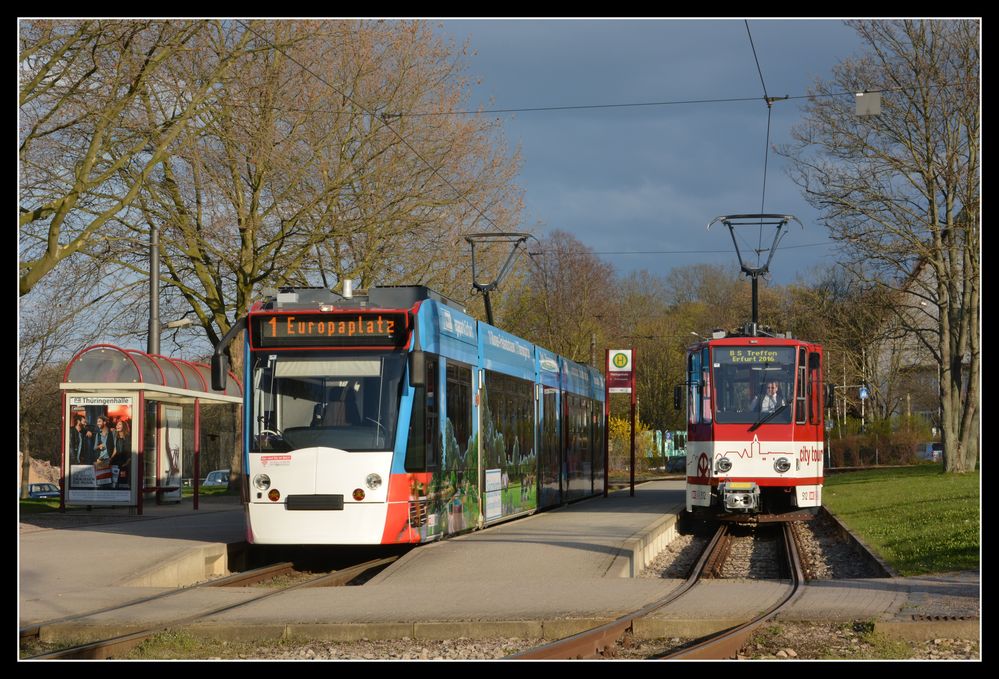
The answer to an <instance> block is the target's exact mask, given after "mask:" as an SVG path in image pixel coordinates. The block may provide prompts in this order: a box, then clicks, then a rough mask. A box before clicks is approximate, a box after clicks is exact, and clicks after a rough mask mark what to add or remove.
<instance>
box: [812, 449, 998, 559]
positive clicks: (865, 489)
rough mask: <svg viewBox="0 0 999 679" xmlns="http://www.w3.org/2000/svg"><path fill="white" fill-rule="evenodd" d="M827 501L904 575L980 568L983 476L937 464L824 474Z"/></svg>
mask: <svg viewBox="0 0 999 679" xmlns="http://www.w3.org/2000/svg"><path fill="white" fill-rule="evenodd" d="M823 503H824V504H825V505H826V507H828V508H829V510H830V511H831V512H833V513H834V514H836V516H837V517H838V518H839V519H840V520H841V521H843V523H845V524H846V525H847V526H848V527H849V528H850V529H851V530H853V531H854V532H856V533H857V534H858V535H859V536H860V537H861V538H862V539H863V540H864V541H865V542H866V543H867V544H868V545H870V546H871V547H873V548H874V549H875V550H877V551H878V552H879V553H880V554H881V556H882V557H884V559H885V560H886V561H888V563H889V564H891V566H892V567H893V568H894V569H895V570H896V571H898V572H899V573H900V574H901V575H920V574H924V573H942V572H947V571H958V570H973V569H977V568H979V551H980V547H979V545H980V542H979V535H980V532H981V494H980V490H979V474H978V472H975V473H973V474H944V473H943V472H942V471H941V467H940V466H939V465H919V466H915V467H897V468H892V469H872V470H867V471H859V472H846V473H842V474H832V475H829V476H827V477H826V480H825V489H824V491H823Z"/></svg>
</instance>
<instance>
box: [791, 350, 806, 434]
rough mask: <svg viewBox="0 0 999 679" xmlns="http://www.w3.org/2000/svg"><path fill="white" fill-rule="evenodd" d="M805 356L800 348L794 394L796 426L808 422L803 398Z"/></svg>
mask: <svg viewBox="0 0 999 679" xmlns="http://www.w3.org/2000/svg"><path fill="white" fill-rule="evenodd" d="M806 356H807V354H806V352H805V348H804V347H801V349H799V350H798V384H797V386H796V388H795V392H794V412H795V418H794V421H795V423H797V424H805V422H806V421H808V414H807V412H806V411H807V410H808V408H807V407H806V404H807V402H808V401H807V399H806V397H805V382H806V381H807V380H806V372H805V369H806V368H807V363H806Z"/></svg>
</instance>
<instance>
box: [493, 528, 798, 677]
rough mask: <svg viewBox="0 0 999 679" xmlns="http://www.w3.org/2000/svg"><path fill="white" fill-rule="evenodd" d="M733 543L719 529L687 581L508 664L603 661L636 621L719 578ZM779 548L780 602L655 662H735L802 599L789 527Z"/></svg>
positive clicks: (724, 530) (727, 533) (728, 532)
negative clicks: (785, 582) (786, 583)
mask: <svg viewBox="0 0 999 679" xmlns="http://www.w3.org/2000/svg"><path fill="white" fill-rule="evenodd" d="M733 539H734V538H733V536H732V534H731V525H730V524H728V523H722V524H720V525H719V526H718V529H717V530H716V532H715V534H714V537H712V539H711V541H710V542H709V543H708V545H707V547H706V548H705V549H704V551H703V552H702V554H701V557H700V559H699V560H698V562H697V563H696V564H695V565H694V567H693V568H692V569H691V573H690V574H689V576H688V577H687V579H686V580H685V581H684V583H683V584H682V585H680V587H678V588H677V589H675V590H673V591H672V592H670V593H669V594H668V595H667V596H666V597H663V598H662V599H659V600H658V601H655V602H653V603H651V604H649V605H648V606H645V607H644V608H642V609H640V610H638V611H635V612H633V613H629V614H628V615H625V616H622V617H620V618H618V619H617V620H615V621H613V622H611V623H607V624H606V625H602V626H600V627H597V628H594V629H592V630H587V631H585V632H580V633H579V634H576V635H573V636H571V637H567V638H565V639H560V640H559V641H555V642H552V643H550V644H545V645H543V646H538V647H535V648H532V649H529V650H527V651H522V652H521V653H518V654H515V655H512V656H510V659H521V660H537V659H548V660H553V659H584V658H601V657H606V655H607V653H608V651H609V649H611V648H612V647H613V646H614V645H615V644H616V643H617V642H618V641H619V640H620V639H622V638H623V637H624V635H625V634H626V633H627V632H629V631H630V630H631V629H632V626H633V623H634V621H635V620H637V619H639V618H642V617H645V616H647V615H650V614H651V613H653V612H655V611H657V610H659V609H661V608H663V607H664V606H667V605H668V604H670V603H672V602H674V601H676V600H677V599H679V598H680V597H682V596H685V595H686V594H688V593H689V592H690V590H691V589H693V587H694V585H696V584H697V583H698V582H700V580H702V579H707V578H711V577H721V574H722V571H723V568H724V565H725V561H726V559H727V558H728V556H729V555H730V553H731V550H732V545H733ZM782 546H783V549H782V553H783V555H784V557H785V559H786V565H784V566H783V568H782V570H785V572H788V573H790V577H791V585H792V586H791V589H790V591H789V593H788V594H787V595H786V596H785V597H783V598H782V599H781V600H780V601H779V602H777V603H776V604H775V605H774V606H772V607H771V608H769V609H768V610H766V611H764V612H763V613H762V614H760V615H759V616H756V617H755V618H753V619H752V620H749V621H747V622H745V623H743V624H742V625H738V626H736V627H734V628H730V629H728V630H725V631H723V632H721V633H719V634H716V635H712V636H710V637H707V638H705V639H702V640H700V641H698V642H695V643H694V644H691V645H688V646H686V647H684V648H682V649H680V650H678V651H675V652H672V653H669V654H665V655H662V656H656V657H657V658H659V659H666V660H672V659H703V658H715V659H718V658H729V657H734V656H735V654H736V653H737V652H738V650H739V649H740V648H741V647H742V646H743V645H744V644H745V643H746V641H747V640H748V639H749V637H750V636H752V634H753V632H754V631H755V630H756V629H757V628H758V627H759V626H760V625H762V624H763V623H765V622H766V621H768V620H770V619H771V618H773V617H774V616H775V615H777V614H778V613H779V612H780V611H781V610H782V609H784V608H785V607H787V606H790V605H791V604H793V602H794V601H795V600H796V599H797V598H798V596H799V595H800V593H801V586H802V585H803V584H804V581H805V575H804V571H803V569H802V565H801V559H800V557H799V555H798V548H797V542H796V538H795V535H794V529H793V527H792V524H790V523H785V524H783V528H782Z"/></svg>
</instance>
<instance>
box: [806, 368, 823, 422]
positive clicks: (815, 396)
mask: <svg viewBox="0 0 999 679" xmlns="http://www.w3.org/2000/svg"><path fill="white" fill-rule="evenodd" d="M808 370H809V372H810V373H811V377H810V378H809V380H808V389H809V396H810V399H809V400H810V401H811V402H812V408H811V410H810V411H809V415H810V418H809V420H808V421H809V422H811V423H812V424H821V423H822V421H821V415H822V408H823V403H822V358H821V356H820V355H819V353H818V352H817V351H813V352H811V353H810V354H808Z"/></svg>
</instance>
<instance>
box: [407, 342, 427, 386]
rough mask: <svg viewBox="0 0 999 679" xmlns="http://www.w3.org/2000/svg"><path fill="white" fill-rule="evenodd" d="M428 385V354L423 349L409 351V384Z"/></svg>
mask: <svg viewBox="0 0 999 679" xmlns="http://www.w3.org/2000/svg"><path fill="white" fill-rule="evenodd" d="M426 385H427V355H426V354H425V353H423V352H422V351H411V352H410V353H409V386H411V387H425V386H426Z"/></svg>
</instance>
